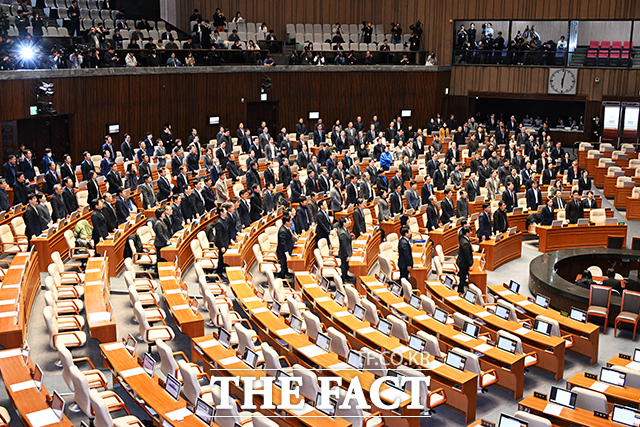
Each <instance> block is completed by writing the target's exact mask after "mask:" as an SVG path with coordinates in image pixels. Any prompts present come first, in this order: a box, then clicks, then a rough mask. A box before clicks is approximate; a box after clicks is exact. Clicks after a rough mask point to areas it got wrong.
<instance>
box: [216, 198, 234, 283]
mask: <svg viewBox="0 0 640 427" xmlns="http://www.w3.org/2000/svg"><path fill="white" fill-rule="evenodd" d="M215 227H216V240H215V244H216V248H218V268H217V269H216V273H217V274H218V276H220V277H221V278H223V276H224V275H225V274H224V271H225V270H224V267H225V265H224V253H225V252H226V251H227V249H228V248H229V244H230V243H231V239H230V237H229V226H228V224H227V210H226V209H225V208H224V207H222V206H220V207H218V218H217V219H216V225H215Z"/></svg>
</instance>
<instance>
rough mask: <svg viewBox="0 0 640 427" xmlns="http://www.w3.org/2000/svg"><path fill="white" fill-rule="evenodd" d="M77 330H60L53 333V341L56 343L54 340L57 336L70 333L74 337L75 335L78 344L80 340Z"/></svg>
mask: <svg viewBox="0 0 640 427" xmlns="http://www.w3.org/2000/svg"><path fill="white" fill-rule="evenodd" d="M78 332H79V331H69V332H61V333H59V334H53V343H54V344H56V340H57V339H58V337H59V336H62V335H69V334H71V335H73V336H74V337H76V340H78V345H79V344H80V343H81V342H82V340H81V339H80V336H79V335H78ZM56 345H57V344H56Z"/></svg>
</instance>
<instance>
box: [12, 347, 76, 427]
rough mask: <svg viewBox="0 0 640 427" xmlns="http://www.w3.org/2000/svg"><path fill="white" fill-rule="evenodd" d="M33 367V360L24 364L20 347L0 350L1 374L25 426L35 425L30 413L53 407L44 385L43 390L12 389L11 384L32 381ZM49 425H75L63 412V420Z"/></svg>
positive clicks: (13, 423) (15, 422) (13, 422)
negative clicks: (29, 415) (30, 418)
mask: <svg viewBox="0 0 640 427" xmlns="http://www.w3.org/2000/svg"><path fill="white" fill-rule="evenodd" d="M20 345H22V343H20ZM31 369H34V364H33V362H32V361H31V360H29V366H26V365H25V364H24V360H23V359H22V354H21V352H20V347H18V348H11V349H9V350H4V351H0V374H1V375H2V380H3V382H4V386H5V388H6V390H7V395H9V399H10V400H11V404H12V405H13V407H14V408H15V409H16V412H17V414H18V417H20V421H22V424H23V425H25V426H33V424H32V423H31V421H30V420H29V417H28V416H27V415H28V414H31V413H34V412H38V411H41V410H45V409H49V408H51V406H50V405H49V404H48V403H47V397H49V392H48V391H47V389H46V388H45V386H44V385H42V391H38V389H37V388H36V387H31V388H26V389H23V390H19V391H15V392H14V391H13V390H12V389H11V386H12V385H14V384H19V383H22V382H25V381H32V380H33V378H32V377H31V371H30V370H31ZM16 424H17V421H16V420H13V421H12V423H11V425H16ZM49 426H53V427H62V426H65V427H73V424H72V423H71V421H69V419H68V418H67V416H66V415H64V414H63V415H62V421H60V422H57V423H54V424H49Z"/></svg>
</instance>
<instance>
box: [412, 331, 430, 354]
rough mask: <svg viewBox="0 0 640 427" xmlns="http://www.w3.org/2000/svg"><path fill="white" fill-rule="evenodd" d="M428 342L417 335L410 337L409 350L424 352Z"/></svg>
mask: <svg viewBox="0 0 640 427" xmlns="http://www.w3.org/2000/svg"><path fill="white" fill-rule="evenodd" d="M426 346H427V342H426V341H425V340H423V339H422V338H420V337H419V336H417V335H411V336H410V337H409V348H410V349H411V350H413V351H417V352H418V353H422V352H424V349H425V347H426Z"/></svg>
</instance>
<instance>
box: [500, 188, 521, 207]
mask: <svg viewBox="0 0 640 427" xmlns="http://www.w3.org/2000/svg"><path fill="white" fill-rule="evenodd" d="M517 197H518V196H517V195H516V192H515V191H514V190H513V182H512V181H509V182H508V183H507V189H506V190H504V192H503V193H502V202H503V203H504V204H505V205H506V209H507V212H509V213H511V212H513V208H514V206H518V199H517Z"/></svg>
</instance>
